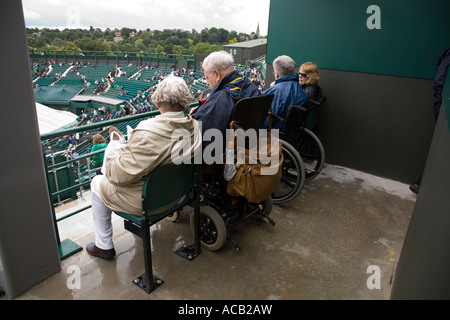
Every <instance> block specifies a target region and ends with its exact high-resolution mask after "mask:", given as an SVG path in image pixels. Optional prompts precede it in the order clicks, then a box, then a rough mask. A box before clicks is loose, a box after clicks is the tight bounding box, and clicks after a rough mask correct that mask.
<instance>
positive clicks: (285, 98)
mask: <svg viewBox="0 0 450 320" xmlns="http://www.w3.org/2000/svg"><path fill="white" fill-rule="evenodd" d="M271 93H273V94H274V97H273V100H272V112H273V113H275V114H276V115H278V116H280V117H281V118H283V119H284V117H285V116H286V113H287V109H288V108H289V107H290V106H292V105H298V106H301V105H302V104H304V103H305V102H306V101H307V100H308V96H307V95H306V93H305V92H304V91H303V89H302V86H301V85H300V83H299V82H298V74H293V75H289V76H284V77H281V78H279V79H277V80H276V81H275V85H274V86H273V87H272V88H270V89H267V90H266V91H264V92H263V94H264V95H266V94H271ZM268 125H269V121H268V120H266V123H265V124H264V127H265V128H267V126H268ZM281 127H282V124H281V123H280V122H279V121H275V120H272V128H274V129H281Z"/></svg>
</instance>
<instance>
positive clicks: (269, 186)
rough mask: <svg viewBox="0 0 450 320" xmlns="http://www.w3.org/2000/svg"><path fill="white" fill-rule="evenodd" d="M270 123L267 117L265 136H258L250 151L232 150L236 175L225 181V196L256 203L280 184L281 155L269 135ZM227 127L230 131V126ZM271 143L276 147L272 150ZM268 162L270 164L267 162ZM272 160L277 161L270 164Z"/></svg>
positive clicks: (231, 126)
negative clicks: (267, 126)
mask: <svg viewBox="0 0 450 320" xmlns="http://www.w3.org/2000/svg"><path fill="white" fill-rule="evenodd" d="M270 124H271V121H270V117H269V130H268V135H267V137H260V138H259V139H258V145H257V146H255V147H254V148H252V149H244V148H237V149H235V154H236V158H237V163H236V164H235V166H236V168H237V172H236V174H235V176H234V178H233V179H231V180H230V181H228V185H227V192H228V194H230V195H232V196H241V197H244V198H246V199H248V200H249V201H250V202H254V203H259V202H262V201H264V200H265V199H267V198H268V197H269V196H270V195H271V194H272V193H273V192H274V191H275V189H276V188H277V187H278V185H279V184H280V181H281V173H282V172H281V165H282V163H283V152H282V146H281V143H280V142H279V140H278V139H275V138H272V136H271V134H270V132H271V131H270V128H271V125H270ZM230 128H231V129H233V123H231V124H230ZM273 143H274V144H275V145H274V147H273V148H272V144H273ZM277 146H278V148H277ZM272 157H273V158H272ZM269 159H271V161H268V160H269ZM274 159H277V160H278V161H273V160H274Z"/></svg>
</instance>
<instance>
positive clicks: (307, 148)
mask: <svg viewBox="0 0 450 320" xmlns="http://www.w3.org/2000/svg"><path fill="white" fill-rule="evenodd" d="M297 151H298V153H299V154H300V156H301V157H302V159H303V162H304V164H305V171H306V177H305V181H309V180H311V179H313V178H315V177H316V176H317V175H318V174H319V173H320V171H321V170H322V168H323V164H324V163H325V150H324V148H323V145H322V142H320V140H319V138H318V137H317V136H316V135H315V134H314V133H313V132H312V131H311V130H309V129H306V128H305V129H304V131H303V133H302V135H301V137H300V141H299V144H298V147H297Z"/></svg>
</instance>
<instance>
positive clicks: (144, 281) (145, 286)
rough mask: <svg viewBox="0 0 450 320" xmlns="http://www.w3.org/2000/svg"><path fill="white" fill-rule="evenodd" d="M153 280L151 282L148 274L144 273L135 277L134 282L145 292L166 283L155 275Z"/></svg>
mask: <svg viewBox="0 0 450 320" xmlns="http://www.w3.org/2000/svg"><path fill="white" fill-rule="evenodd" d="M152 280H153V281H152V283H150V281H149V279H148V277H147V274H145V273H144V274H142V275H141V276H139V277H137V278H136V279H134V280H133V283H134V284H135V285H137V286H138V287H139V288H141V289H142V290H144V291H145V292H147V293H150V292H152V291H153V290H155V289H156V288H158V287H159V286H160V285H162V284H163V283H164V281H163V280H161V279H159V278H157V277H155V276H153V279H152Z"/></svg>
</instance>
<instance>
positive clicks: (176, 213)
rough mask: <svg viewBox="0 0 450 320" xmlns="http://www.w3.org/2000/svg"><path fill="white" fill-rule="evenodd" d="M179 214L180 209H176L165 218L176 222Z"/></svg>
mask: <svg viewBox="0 0 450 320" xmlns="http://www.w3.org/2000/svg"><path fill="white" fill-rule="evenodd" d="M180 216H181V210H177V211H175V212H174V213H172V214H171V215H170V216H167V217H166V218H165V219H166V220H167V221H170V222H177V221H178V219H179V218H180Z"/></svg>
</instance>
